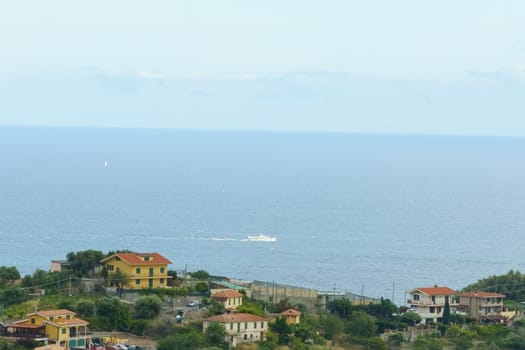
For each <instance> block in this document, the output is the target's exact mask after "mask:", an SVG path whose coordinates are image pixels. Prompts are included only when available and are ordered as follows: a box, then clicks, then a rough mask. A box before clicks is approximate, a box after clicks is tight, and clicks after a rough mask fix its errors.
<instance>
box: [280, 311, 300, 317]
mask: <svg viewBox="0 0 525 350" xmlns="http://www.w3.org/2000/svg"><path fill="white" fill-rule="evenodd" d="M281 315H282V316H301V311H299V310H296V309H287V310H284V311H283V312H281Z"/></svg>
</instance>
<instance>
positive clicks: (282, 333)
mask: <svg viewBox="0 0 525 350" xmlns="http://www.w3.org/2000/svg"><path fill="white" fill-rule="evenodd" d="M270 329H271V330H272V331H273V332H275V333H276V334H277V336H278V339H279V341H278V342H279V344H280V345H287V344H288V343H289V342H290V333H291V329H290V325H289V324H288V323H286V320H285V319H284V318H283V317H279V318H278V319H277V320H276V321H275V322H274V323H272V324H270Z"/></svg>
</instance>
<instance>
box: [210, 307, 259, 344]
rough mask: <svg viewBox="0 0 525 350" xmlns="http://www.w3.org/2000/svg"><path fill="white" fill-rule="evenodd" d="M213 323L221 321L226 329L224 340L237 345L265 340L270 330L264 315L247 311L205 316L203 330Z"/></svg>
mask: <svg viewBox="0 0 525 350" xmlns="http://www.w3.org/2000/svg"><path fill="white" fill-rule="evenodd" d="M212 323H220V324H222V325H223V326H224V328H225V329H226V336H225V338H224V340H226V342H227V343H228V344H229V345H230V347H232V348H233V347H235V346H237V344H240V343H253V342H257V341H263V340H264V339H265V334H266V332H267V331H268V321H267V320H266V319H264V318H262V317H259V316H255V315H251V314H246V313H238V314H237V313H230V314H222V315H217V316H212V317H208V318H205V319H204V320H203V323H202V330H203V332H206V329H207V328H208V327H209V325H210V324H212Z"/></svg>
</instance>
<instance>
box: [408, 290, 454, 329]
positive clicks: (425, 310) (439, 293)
mask: <svg viewBox="0 0 525 350" xmlns="http://www.w3.org/2000/svg"><path fill="white" fill-rule="evenodd" d="M455 295H456V292H455V291H454V290H452V289H450V288H448V287H438V286H437V285H436V286H434V287H424V288H415V289H413V290H411V291H410V299H409V300H408V305H410V308H411V309H412V310H413V311H414V312H416V313H418V314H419V315H420V316H421V318H422V323H424V324H426V323H429V322H434V323H435V322H438V319H441V318H442V317H443V310H444V308H445V303H446V302H447V300H448V304H449V306H450V307H451V308H454V307H456V306H457V305H458V302H457V298H456V297H455Z"/></svg>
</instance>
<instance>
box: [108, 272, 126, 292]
mask: <svg viewBox="0 0 525 350" xmlns="http://www.w3.org/2000/svg"><path fill="white" fill-rule="evenodd" d="M108 279H109V282H110V283H112V284H114V285H116V286H117V287H118V288H121V289H122V288H124V286H125V285H127V284H128V282H129V277H128V275H126V274H125V273H124V272H122V270H117V271H115V272H113V273H110V274H109V277H108Z"/></svg>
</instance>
